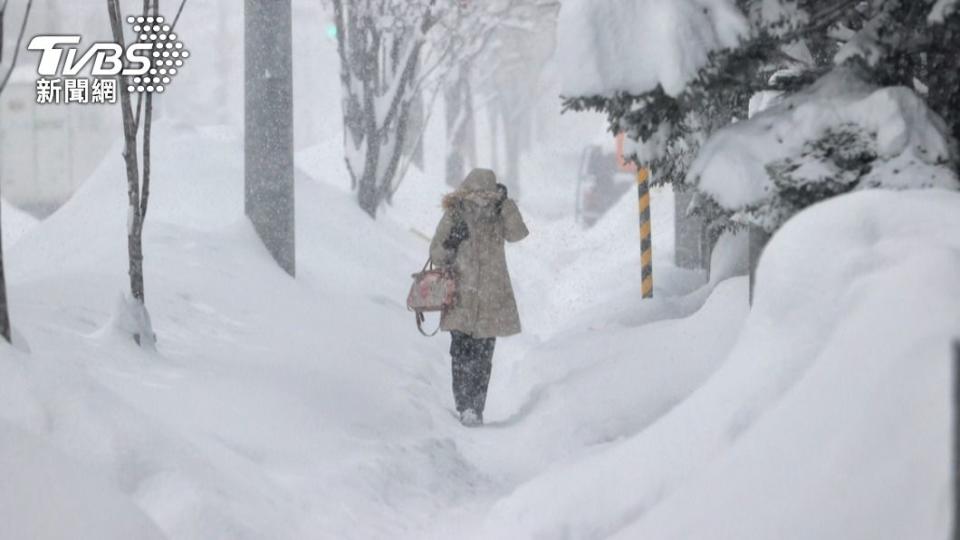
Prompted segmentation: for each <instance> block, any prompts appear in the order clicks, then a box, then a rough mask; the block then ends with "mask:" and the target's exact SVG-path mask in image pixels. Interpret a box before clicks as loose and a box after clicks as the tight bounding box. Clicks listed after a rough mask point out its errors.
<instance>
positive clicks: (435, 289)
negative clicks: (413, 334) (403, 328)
mask: <svg viewBox="0 0 960 540" xmlns="http://www.w3.org/2000/svg"><path fill="white" fill-rule="evenodd" d="M412 277H413V285H411V286H410V293H409V294H408V295H407V309H408V310H410V311H413V312H415V313H416V318H417V330H419V331H420V333H421V334H423V335H424V336H427V337H431V336H435V335H437V332H439V331H440V326H439V325H438V326H437V329H436V330H434V331H433V333H432V334H428V333H426V332H424V331H423V322H424V320H425V317H424V315H423V314H424V313H426V312H428V311H441V312H443V311H446V310H447V309H448V308H450V307H453V304H454V302H456V294H457V280H456V278H455V276H454V273H453V270H452V269H449V268H434V266H433V260H432V259H427V263H426V264H424V265H423V270H421V271H419V272H417V273H416V274H413V275H412Z"/></svg>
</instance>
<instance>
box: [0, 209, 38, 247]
mask: <svg viewBox="0 0 960 540" xmlns="http://www.w3.org/2000/svg"><path fill="white" fill-rule="evenodd" d="M0 206H2V208H0V219H3V247H5V248H9V247H10V246H12V245H13V244H14V243H16V242H17V241H18V240H20V238H21V237H22V236H23V235H25V234H27V231H29V230H30V229H32V228H33V226H34V225H36V223H37V219H36V218H35V217H33V216H31V215H30V214H28V213H26V212H24V211H23V210H21V209H19V208H17V207H16V206H13V205H12V204H10V203H8V202H7V200H6V199H2V198H0Z"/></svg>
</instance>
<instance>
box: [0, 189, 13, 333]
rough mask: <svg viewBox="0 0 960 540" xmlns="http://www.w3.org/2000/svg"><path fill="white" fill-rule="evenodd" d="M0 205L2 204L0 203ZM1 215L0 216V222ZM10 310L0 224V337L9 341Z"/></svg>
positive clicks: (0, 226) (0, 222)
mask: <svg viewBox="0 0 960 540" xmlns="http://www.w3.org/2000/svg"><path fill="white" fill-rule="evenodd" d="M0 206H2V205H0ZM2 220H3V216H0V224H2ZM10 334H11V332H10V311H9V309H8V308H7V280H6V277H5V276H4V273H3V226H2V225H0V338H3V339H5V340H7V342H8V343H9V342H11V339H10Z"/></svg>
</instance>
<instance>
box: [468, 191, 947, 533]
mask: <svg viewBox="0 0 960 540" xmlns="http://www.w3.org/2000/svg"><path fill="white" fill-rule="evenodd" d="M958 226H960V194H956V193H952V192H945V191H941V190H928V191H917V192H899V193H898V192H890V191H881V190H876V191H871V192H863V193H856V194H851V195H846V196H842V197H838V198H836V199H833V200H830V201H828V202H825V203H822V204H819V205H816V206H814V207H812V208H810V209H808V210H807V211H805V212H803V213H801V214H800V215H798V216H797V217H795V218H794V219H793V220H791V221H790V222H789V223H788V224H787V225H786V226H785V227H784V228H783V229H782V230H781V231H779V232H778V233H777V234H776V235H775V236H774V238H773V240H772V242H771V243H770V245H769V246H768V248H767V250H766V252H765V254H764V256H763V258H762V261H761V264H760V268H759V271H758V283H757V288H756V299H755V304H754V306H753V309H752V311H751V313H750V315H749V316H748V318H747V321H746V324H745V327H744V329H743V331H742V332H741V333H740V336H739V338H738V340H737V344H736V345H735V346H734V348H733V350H732V352H731V353H730V354H729V356H728V357H727V359H726V361H725V362H724V363H723V365H722V366H721V367H720V368H719V369H717V371H716V372H715V373H714V374H713V375H712V376H711V377H710V378H709V379H708V380H707V381H706V383H704V385H703V386H702V387H700V388H699V389H698V390H697V391H696V392H694V393H693V394H692V395H691V396H690V398H689V399H687V400H685V401H684V402H682V403H680V404H679V405H677V406H676V407H675V408H674V409H673V410H672V411H670V412H669V413H667V414H665V415H664V416H663V417H662V418H660V419H659V420H658V421H657V422H655V423H654V424H653V425H652V426H650V427H649V428H647V429H645V430H643V431H642V432H640V433H639V434H637V435H635V436H632V437H629V438H627V439H625V440H622V441H619V442H617V443H614V444H611V445H610V446H608V447H605V448H603V449H601V450H600V451H598V452H596V453H593V454H590V455H587V456H585V457H581V458H579V459H573V460H570V461H568V462H567V463H563V464H559V465H557V466H555V467H553V468H552V469H550V470H548V471H547V472H546V473H545V474H543V475H541V476H539V477H537V478H535V479H533V480H531V481H529V482H528V483H526V484H524V485H522V486H520V487H519V488H518V489H517V490H516V491H514V492H513V493H512V494H511V495H510V496H508V497H506V498H504V499H503V500H501V501H500V502H499V503H498V504H497V505H496V506H495V507H494V508H493V510H492V513H491V515H490V517H489V519H488V520H487V523H486V528H485V529H484V531H483V536H486V537H497V536H504V535H506V536H510V537H513V538H551V537H568V538H603V537H608V536H611V535H616V536H617V537H618V538H651V539H659V538H678V539H680V538H718V539H724V538H729V539H740V540H743V539H757V540H760V539H767V538H797V539H803V538H850V539H860V538H862V539H877V538H890V539H895V538H918V539H920V538H929V539H935V538H943V537H945V536H946V533H947V530H948V529H947V527H948V522H949V505H948V504H947V502H948V501H949V455H948V453H949V448H950V431H949V425H950V415H949V380H950V377H949V376H948V374H949V354H950V353H949V351H950V342H951V340H952V339H954V338H956V337H958V336H957V333H958V328H960V306H958V304H957V302H956V298H958V297H960V239H958V238H957V236H956V234H954V233H955V231H956V230H957V227H958ZM905 320H909V321H910V324H909V325H905V324H902V323H903V321H905ZM691 512H693V513H694V514H695V515H696V518H695V519H691Z"/></svg>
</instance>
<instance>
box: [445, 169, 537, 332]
mask: <svg viewBox="0 0 960 540" xmlns="http://www.w3.org/2000/svg"><path fill="white" fill-rule="evenodd" d="M499 198H500V196H499V193H498V192H497V177H496V175H494V173H493V171H489V170H486V169H474V170H473V171H472V172H471V173H470V174H469V175H467V179H466V180H464V181H463V184H462V185H461V186H460V188H459V189H458V190H457V191H455V192H453V193H451V194H449V195H447V196H446V197H445V198H444V200H443V207H444V214H443V219H441V220H440V225H438V226H437V232H436V234H435V235H434V237H433V242H432V243H431V244H430V257H431V258H432V259H433V262H434V264H436V265H438V266H451V265H452V266H453V269H454V271H455V272H456V275H457V297H458V298H457V303H456V305H455V306H454V307H453V308H451V309H450V310H448V311H447V312H446V313H444V314H443V318H442V319H441V321H440V327H441V328H442V329H443V330H445V331H448V332H449V331H452V330H457V331H460V332H464V333H466V334H469V335H471V336H473V337H476V338H486V337H500V336H510V335H513V334H518V333H520V315H519V313H518V312H517V301H516V299H515V298H514V296H513V287H512V286H511V285H510V274H509V272H508V271H507V259H506V256H505V255H504V250H503V245H504V241H507V242H519V241H520V240H523V239H524V238H526V236H527V234H529V232H528V231H527V226H526V225H525V224H524V223H523V217H521V215H520V210H519V209H518V208H517V204H516V203H515V202H514V201H513V200H512V199H506V200H505V201H503V205H502V207H501V210H500V213H497V210H496V207H497V201H498V200H499ZM458 219H462V220H463V221H464V222H466V224H467V229H468V231H469V235H468V237H467V239H466V240H464V241H463V242H461V244H460V246H459V248H458V249H457V250H456V252H454V251H451V250H449V249H446V248H445V247H444V245H443V244H444V241H446V240H447V238H449V237H450V231H451V229H452V228H453V227H454V225H455V224H456V223H457V220H458Z"/></svg>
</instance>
